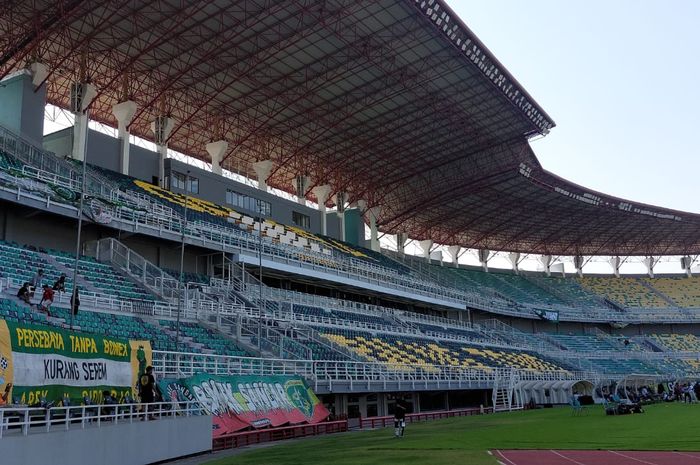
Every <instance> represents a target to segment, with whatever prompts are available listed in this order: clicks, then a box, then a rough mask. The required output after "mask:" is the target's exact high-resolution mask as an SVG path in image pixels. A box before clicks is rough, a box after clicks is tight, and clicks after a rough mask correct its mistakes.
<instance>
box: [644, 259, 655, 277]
mask: <svg viewBox="0 0 700 465" xmlns="http://www.w3.org/2000/svg"><path fill="white" fill-rule="evenodd" d="M654 265H656V261H655V260H654V257H651V256H649V257H646V258H645V259H644V266H646V267H647V275H649V277H650V278H653V277H654Z"/></svg>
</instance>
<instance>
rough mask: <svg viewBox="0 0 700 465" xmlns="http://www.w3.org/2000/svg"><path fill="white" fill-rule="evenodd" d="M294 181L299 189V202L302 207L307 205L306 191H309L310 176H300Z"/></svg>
mask: <svg viewBox="0 0 700 465" xmlns="http://www.w3.org/2000/svg"><path fill="white" fill-rule="evenodd" d="M294 181H295V187H296V188H297V202H299V203H300V204H301V205H306V191H307V190H309V182H310V179H309V177H308V176H304V175H299V176H297V177H296V178H295V179H294Z"/></svg>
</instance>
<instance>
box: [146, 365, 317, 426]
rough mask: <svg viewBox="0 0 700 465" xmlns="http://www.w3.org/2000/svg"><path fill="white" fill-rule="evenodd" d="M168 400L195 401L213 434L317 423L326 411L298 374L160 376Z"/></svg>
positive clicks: (161, 385) (162, 388) (162, 389)
mask: <svg viewBox="0 0 700 465" xmlns="http://www.w3.org/2000/svg"><path fill="white" fill-rule="evenodd" d="M159 385H160V389H161V392H163V396H164V397H165V398H166V399H170V400H172V401H180V402H185V401H198V402H199V403H200V404H201V405H202V407H203V409H204V410H205V411H206V412H207V413H209V414H211V415H212V416H213V419H214V423H213V425H212V428H213V435H214V437H218V436H221V435H224V434H227V433H233V432H236V431H240V430H242V429H246V428H249V427H253V428H264V427H268V426H272V427H276V426H284V425H295V424H300V423H318V422H321V421H323V420H325V419H326V417H328V410H327V409H326V407H325V406H324V405H323V404H322V403H321V402H320V401H319V400H318V398H317V397H316V394H314V392H313V391H312V390H311V388H309V387H308V386H307V385H306V382H305V381H304V380H303V379H302V378H301V377H299V376H248V375H246V376H215V375H209V374H203V373H202V374H197V375H194V376H191V377H189V378H180V379H162V380H160V381H159Z"/></svg>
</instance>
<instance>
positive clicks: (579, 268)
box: [574, 255, 583, 277]
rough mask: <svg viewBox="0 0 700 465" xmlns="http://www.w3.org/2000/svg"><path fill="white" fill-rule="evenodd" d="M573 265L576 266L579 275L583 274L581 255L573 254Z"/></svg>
mask: <svg viewBox="0 0 700 465" xmlns="http://www.w3.org/2000/svg"><path fill="white" fill-rule="evenodd" d="M574 266H575V267H576V274H577V275H578V276H579V277H582V276H583V256H581V255H574Z"/></svg>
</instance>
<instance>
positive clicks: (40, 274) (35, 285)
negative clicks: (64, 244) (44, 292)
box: [30, 268, 44, 297]
mask: <svg viewBox="0 0 700 465" xmlns="http://www.w3.org/2000/svg"><path fill="white" fill-rule="evenodd" d="M43 279H44V270H43V269H41V268H39V270H38V271H37V272H36V274H35V275H34V277H33V278H32V288H31V289H30V291H31V293H32V295H31V296H32V297H34V293H35V292H36V290H37V289H39V288H40V287H41V282H42V281H43Z"/></svg>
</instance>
